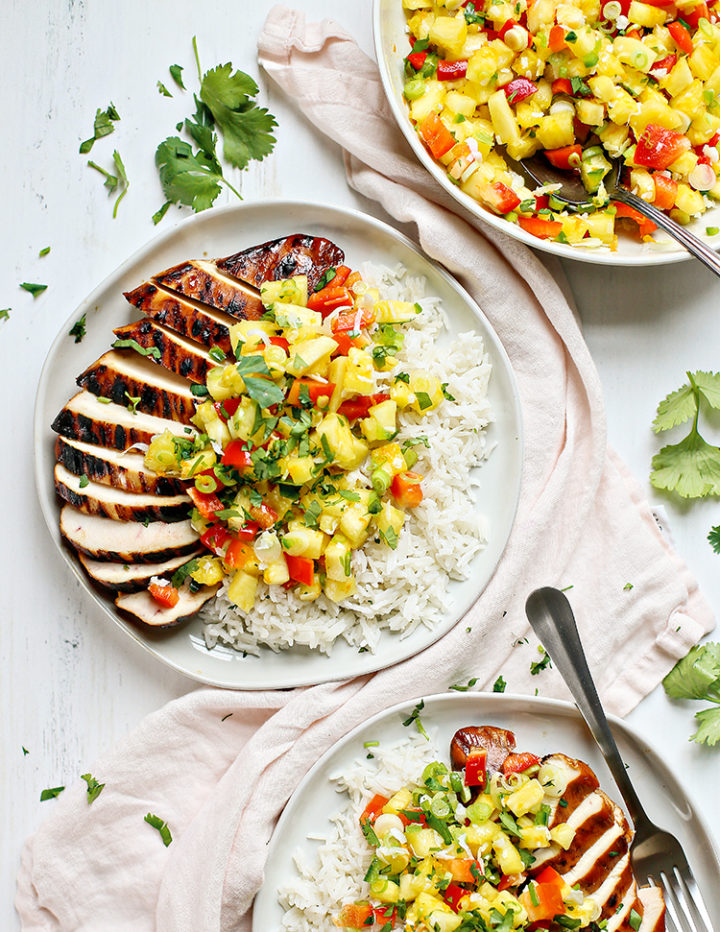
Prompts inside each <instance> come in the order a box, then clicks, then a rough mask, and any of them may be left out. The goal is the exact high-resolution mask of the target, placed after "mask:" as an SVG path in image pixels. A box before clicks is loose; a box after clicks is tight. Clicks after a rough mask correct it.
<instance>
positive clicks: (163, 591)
mask: <svg viewBox="0 0 720 932" xmlns="http://www.w3.org/2000/svg"><path fill="white" fill-rule="evenodd" d="M148 592H149V593H150V595H151V596H152V597H153V599H155V601H156V602H157V603H158V605H161V606H162V607H163V608H175V606H176V605H177V604H178V602H179V600H180V593H179V592H178V591H177V589H176V588H175V586H171V585H170V583H168V584H167V586H161V585H160V584H159V583H150V585H149V586H148Z"/></svg>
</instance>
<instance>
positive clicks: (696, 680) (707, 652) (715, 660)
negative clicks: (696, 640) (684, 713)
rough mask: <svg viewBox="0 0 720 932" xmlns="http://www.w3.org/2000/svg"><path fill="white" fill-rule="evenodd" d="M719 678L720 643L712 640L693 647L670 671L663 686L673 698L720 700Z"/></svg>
mask: <svg viewBox="0 0 720 932" xmlns="http://www.w3.org/2000/svg"><path fill="white" fill-rule="evenodd" d="M719 680H720V644H718V643H712V642H711V643H709V644H703V645H698V646H696V647H693V649H692V650H691V651H690V653H689V654H688V655H687V657H683V659H682V660H680V661H678V663H676V664H675V666H674V667H673V668H672V670H671V671H670V672H669V673H668V675H667V676H666V677H665V679H664V680H663V686H664V687H665V692H666V693H667V694H668V696H670V698H671V699H708V698H711V697H712V698H717V699H719V700H720V682H718V681H719Z"/></svg>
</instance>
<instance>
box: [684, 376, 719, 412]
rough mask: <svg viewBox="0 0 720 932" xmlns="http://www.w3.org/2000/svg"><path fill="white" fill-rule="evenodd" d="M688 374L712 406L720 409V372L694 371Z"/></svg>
mask: <svg viewBox="0 0 720 932" xmlns="http://www.w3.org/2000/svg"><path fill="white" fill-rule="evenodd" d="M688 376H689V378H690V379H691V381H692V383H693V386H694V387H695V388H696V389H697V390H698V391H699V392H700V394H701V395H702V396H703V398H704V399H705V401H707V403H708V404H709V405H710V407H711V408H715V409H716V410H718V409H720V372H693V373H692V375H690V373H688Z"/></svg>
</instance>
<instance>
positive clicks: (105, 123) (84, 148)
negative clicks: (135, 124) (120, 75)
mask: <svg viewBox="0 0 720 932" xmlns="http://www.w3.org/2000/svg"><path fill="white" fill-rule="evenodd" d="M119 119H120V114H119V113H118V112H117V110H116V109H115V105H114V104H113V103H110V104H109V105H108V106H107V108H106V109H105V110H98V111H97V112H96V113H95V123H94V126H93V134H92V136H91V137H90V139H86V140H85V142H83V143H81V144H80V150H79V151H80V154H81V155H86V154H87V153H88V152H89V151H90V150H91V149H92V147H93V146H94V145H95V143H96V142H97V141H98V139H102V137H103V136H109V135H110V133H112V132H114V131H115V127H114V126H113V123H116V122H117V121H118V120H119Z"/></svg>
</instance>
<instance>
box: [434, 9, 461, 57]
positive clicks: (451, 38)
mask: <svg viewBox="0 0 720 932" xmlns="http://www.w3.org/2000/svg"><path fill="white" fill-rule="evenodd" d="M466 38H467V24H466V22H465V17H464V16H463V14H462V13H460V15H459V16H438V17H437V18H436V19H435V20H434V21H433V24H432V26H431V27H430V42H431V43H432V44H433V45H436V46H437V47H438V49H439V51H440V52H443V53H445V55H446V57H447V58H459V57H460V55H461V54H462V49H463V45H464V43H465V39H466Z"/></svg>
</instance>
